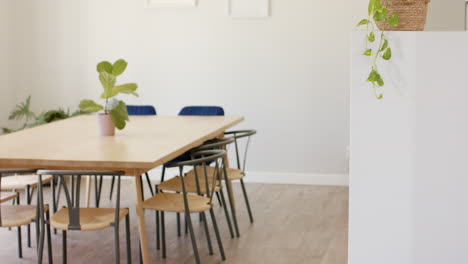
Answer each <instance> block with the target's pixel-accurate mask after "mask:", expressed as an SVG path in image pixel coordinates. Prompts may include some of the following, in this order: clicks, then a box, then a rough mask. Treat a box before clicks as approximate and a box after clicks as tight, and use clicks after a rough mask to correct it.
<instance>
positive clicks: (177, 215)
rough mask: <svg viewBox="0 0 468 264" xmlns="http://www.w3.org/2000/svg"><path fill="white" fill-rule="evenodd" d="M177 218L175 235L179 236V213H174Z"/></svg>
mask: <svg viewBox="0 0 468 264" xmlns="http://www.w3.org/2000/svg"><path fill="white" fill-rule="evenodd" d="M176 218H177V236H180V213H177V214H176Z"/></svg>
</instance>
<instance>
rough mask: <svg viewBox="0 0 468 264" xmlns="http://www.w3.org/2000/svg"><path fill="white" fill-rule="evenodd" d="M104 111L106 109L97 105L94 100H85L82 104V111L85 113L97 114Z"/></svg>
mask: <svg viewBox="0 0 468 264" xmlns="http://www.w3.org/2000/svg"><path fill="white" fill-rule="evenodd" d="M102 109H104V107H102V105H100V104H97V103H96V102H94V101H93V100H83V101H81V103H80V110H81V111H82V112H84V113H95V112H99V111H101V110H102Z"/></svg>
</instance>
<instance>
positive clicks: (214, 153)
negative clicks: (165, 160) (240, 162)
mask: <svg viewBox="0 0 468 264" xmlns="http://www.w3.org/2000/svg"><path fill="white" fill-rule="evenodd" d="M190 156H191V159H190V160H187V161H180V162H175V163H172V164H170V165H168V166H167V167H168V168H172V167H179V173H180V184H181V186H182V193H183V195H184V201H185V202H186V203H185V205H186V207H188V201H187V191H186V187H185V182H184V177H185V176H184V173H183V172H184V167H185V166H189V167H193V171H194V173H195V180H196V181H195V183H196V189H197V192H198V193H199V194H200V189H201V188H200V185H199V181H198V179H199V176H198V172H197V167H198V166H201V167H202V168H203V170H202V173H203V175H201V176H202V177H203V179H204V180H205V190H206V195H207V196H208V197H209V198H210V203H211V201H212V200H213V194H214V191H215V188H216V184H217V181H218V180H219V179H220V175H219V173H220V169H222V168H224V163H225V158H226V151H225V150H221V149H211V150H200V151H193V152H190ZM213 162H214V163H215V164H216V165H215V169H214V170H213V172H214V173H213V174H212V175H208V172H207V169H206V166H208V165H207V164H208V163H213ZM220 164H221V165H220ZM210 178H211V181H209V179H210Z"/></svg>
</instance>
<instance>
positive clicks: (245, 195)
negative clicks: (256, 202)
mask: <svg viewBox="0 0 468 264" xmlns="http://www.w3.org/2000/svg"><path fill="white" fill-rule="evenodd" d="M240 183H241V186H242V192H243V193H244V199H245V204H246V206H247V211H248V212H249V218H250V223H253V222H254V219H253V216H252V210H251V209H250V202H249V197H248V196H247V191H246V189H245V184H244V179H241V180H240Z"/></svg>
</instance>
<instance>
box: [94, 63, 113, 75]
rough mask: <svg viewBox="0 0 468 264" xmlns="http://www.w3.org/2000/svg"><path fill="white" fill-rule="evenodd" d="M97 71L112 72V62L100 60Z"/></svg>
mask: <svg viewBox="0 0 468 264" xmlns="http://www.w3.org/2000/svg"><path fill="white" fill-rule="evenodd" d="M97 72H99V73H101V72H107V73H112V64H111V63H110V62H108V61H102V62H100V63H99V64H98V65H97Z"/></svg>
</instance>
